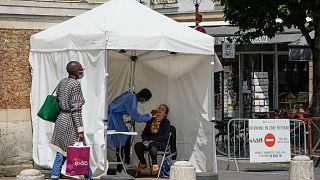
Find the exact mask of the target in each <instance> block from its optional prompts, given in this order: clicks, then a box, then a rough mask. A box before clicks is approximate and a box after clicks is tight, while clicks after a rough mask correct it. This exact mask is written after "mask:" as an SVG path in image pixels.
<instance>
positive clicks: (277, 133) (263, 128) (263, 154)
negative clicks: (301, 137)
mask: <svg viewBox="0 0 320 180" xmlns="http://www.w3.org/2000/svg"><path fill="white" fill-rule="evenodd" d="M249 143H250V162H251V163H258V162H289V161H291V150H290V120H289V119H249Z"/></svg>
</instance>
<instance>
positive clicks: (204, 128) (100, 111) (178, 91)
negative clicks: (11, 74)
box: [29, 0, 222, 175]
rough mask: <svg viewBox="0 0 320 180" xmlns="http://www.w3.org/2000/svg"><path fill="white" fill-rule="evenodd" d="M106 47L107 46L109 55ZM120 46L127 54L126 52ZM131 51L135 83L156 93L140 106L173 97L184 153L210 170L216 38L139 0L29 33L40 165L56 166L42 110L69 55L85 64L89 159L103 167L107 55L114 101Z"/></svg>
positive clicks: (114, 2)
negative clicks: (135, 59)
mask: <svg viewBox="0 0 320 180" xmlns="http://www.w3.org/2000/svg"><path fill="white" fill-rule="evenodd" d="M105 49H108V53H107V54H108V57H107V58H106V52H105ZM120 49H125V50H126V52H127V53H126V54H120V53H119V50H120ZM170 52H176V53H173V54H170ZM131 55H137V57H138V60H137V62H136V70H135V82H136V84H135V87H136V90H140V89H141V88H144V87H147V88H150V89H151V91H152V93H153V98H152V99H151V101H150V102H148V103H147V104H146V105H144V106H141V107H140V110H141V112H148V111H150V110H151V109H153V108H155V107H157V105H159V104H160V103H166V104H168V105H169V107H170V109H171V111H170V116H169V118H170V119H171V122H172V124H174V125H175V126H176V128H177V144H178V146H177V148H178V158H179V159H184V160H190V161H191V162H192V163H193V165H194V166H195V167H196V168H197V171H210V169H211V167H212V161H211V159H212V154H213V153H212V146H210V144H211V143H212V137H211V136H212V129H211V127H212V124H211V122H209V121H208V116H209V117H210V114H209V115H208V110H209V109H210V107H209V106H210V105H211V103H210V102H209V101H210V100H211V99H210V98H211V94H209V93H212V90H211V85H210V84H211V81H210V79H211V77H210V74H211V73H212V71H213V68H212V69H211V67H210V60H211V58H213V57H214V38H213V37H210V36H208V35H206V34H203V33H200V32H197V31H195V30H193V29H191V28H189V27H186V26H184V25H182V24H180V23H178V22H175V21H173V20H172V19H169V18H168V17H165V16H163V15H161V14H159V13H157V12H155V11H153V10H151V9H149V8H148V7H145V6H143V5H141V4H140V3H138V2H137V1H136V0H111V1H108V2H107V3H105V4H103V5H101V6H99V7H97V8H95V9H93V10H91V11H88V12H86V13H84V14H81V15H79V16H77V17H75V18H72V19H70V20H68V21H65V22H63V23H61V24H59V25H57V26H54V27H52V28H49V29H47V30H45V31H42V32H40V33H38V34H36V35H34V36H32V37H31V48H30V59H29V61H30V64H31V67H32V70H33V71H32V89H31V112H32V123H33V132H34V133H33V150H34V151H33V158H34V161H35V163H36V164H38V165H41V166H44V167H51V166H52V163H53V160H54V152H52V151H51V149H50V147H49V143H50V140H51V136H52V135H51V134H52V131H53V127H54V126H53V124H50V123H48V122H44V121H42V120H40V119H39V118H38V117H37V115H36V114H37V111H38V110H39V108H40V106H41V105H42V103H43V101H44V99H45V97H46V96H47V95H48V94H50V93H51V92H52V91H53V89H54V88H55V86H56V85H57V84H58V82H59V80H60V79H62V78H64V77H66V76H67V74H66V71H65V66H66V64H67V62H68V61H71V60H77V61H79V62H80V63H81V64H83V66H84V68H85V77H84V79H82V80H81V86H82V89H83V93H84V98H85V100H86V103H85V105H84V107H83V121H84V126H85V137H86V140H87V142H88V144H89V145H90V146H92V150H91V152H92V153H91V162H90V163H91V166H92V168H93V171H94V172H95V174H96V175H99V174H101V173H102V172H103V165H104V162H103V153H104V150H103V148H104V147H105V146H104V133H103V132H104V130H103V128H104V125H103V123H102V119H104V115H105V111H106V106H105V104H106V103H105V92H106V87H105V84H104V80H105V77H104V75H105V69H104V67H105V66H104V65H105V60H107V63H108V74H109V78H108V83H107V89H108V99H109V101H111V100H112V99H113V98H115V97H116V96H118V95H119V94H120V93H122V92H123V91H125V90H128V87H129V73H130V71H129V68H130V56H131ZM215 65H218V66H217V67H216V66H215V67H214V69H215V70H217V69H218V70H219V69H220V70H221V68H222V67H221V64H220V63H216V64H215ZM138 126H143V124H139V125H138ZM140 130H141V129H140ZM139 133H141V131H139ZM138 139H140V135H139V136H138V137H136V140H138Z"/></svg>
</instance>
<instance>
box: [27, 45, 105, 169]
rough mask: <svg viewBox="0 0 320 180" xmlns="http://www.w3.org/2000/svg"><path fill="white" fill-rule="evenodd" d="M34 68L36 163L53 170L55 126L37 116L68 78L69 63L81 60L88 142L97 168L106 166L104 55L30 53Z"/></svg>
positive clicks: (69, 52) (79, 52) (32, 100)
mask: <svg viewBox="0 0 320 180" xmlns="http://www.w3.org/2000/svg"><path fill="white" fill-rule="evenodd" d="M29 59H30V65H31V67H32V87H31V114H32V125H33V160H34V162H35V163H36V164H38V165H40V166H43V167H52V164H53V160H54V156H55V152H52V151H51V148H50V144H49V143H50V140H51V137H52V132H53V128H54V124H53V123H50V122H46V121H43V120H41V119H40V118H39V117H38V116H37V112H38V110H39V109H40V107H41V105H42V103H43V101H44V99H45V98H46V96H47V95H48V94H50V93H51V92H52V91H53V90H54V88H55V87H56V86H57V85H58V83H59V81H60V80H61V79H62V78H64V77H67V72H66V64H67V63H68V62H69V61H70V60H77V61H79V62H80V63H81V64H82V65H83V66H84V68H85V77H86V78H85V79H83V80H81V88H82V91H83V95H84V97H85V100H86V103H85V105H84V106H83V119H84V121H83V123H84V130H85V132H86V133H85V137H86V139H87V140H88V141H87V143H88V144H89V145H90V146H91V147H92V154H95V155H96V158H91V159H92V160H93V162H91V164H92V165H93V167H98V166H99V167H102V169H103V166H102V165H101V164H103V162H101V160H103V149H102V148H103V146H104V139H103V136H104V131H103V122H102V121H101V120H102V119H103V118H104V113H105V112H104V111H105V106H104V104H105V103H104V98H103V97H104V86H103V82H104V59H105V58H104V52H103V51H101V50H91V51H67V52H65V51H64V52H51V53H43V52H30V57H29Z"/></svg>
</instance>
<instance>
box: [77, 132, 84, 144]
mask: <svg viewBox="0 0 320 180" xmlns="http://www.w3.org/2000/svg"><path fill="white" fill-rule="evenodd" d="M78 138H79V142H82V141H83V139H84V134H83V132H79V133H78Z"/></svg>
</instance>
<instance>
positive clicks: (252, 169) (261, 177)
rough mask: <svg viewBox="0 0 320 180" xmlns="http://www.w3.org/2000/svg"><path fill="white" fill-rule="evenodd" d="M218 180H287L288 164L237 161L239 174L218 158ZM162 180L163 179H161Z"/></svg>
mask: <svg viewBox="0 0 320 180" xmlns="http://www.w3.org/2000/svg"><path fill="white" fill-rule="evenodd" d="M217 161H218V174H219V180H234V179H236V180H288V179H289V163H257V164H251V163H249V162H248V161H238V162H237V163H238V167H239V170H240V171H239V172H237V171H236V166H235V163H234V161H232V162H231V166H230V170H229V171H228V170H227V166H228V159H227V157H224V156H218V157H217ZM314 172H315V179H320V168H315V169H314ZM0 179H1V180H14V179H16V178H15V177H0ZM136 179H137V180H155V179H157V178H156V177H150V176H147V175H146V176H143V177H142V178H136ZM163 180H164V179H163ZM166 180H167V179H166Z"/></svg>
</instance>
